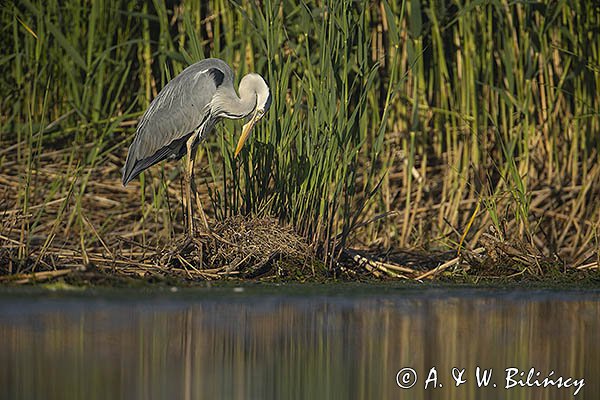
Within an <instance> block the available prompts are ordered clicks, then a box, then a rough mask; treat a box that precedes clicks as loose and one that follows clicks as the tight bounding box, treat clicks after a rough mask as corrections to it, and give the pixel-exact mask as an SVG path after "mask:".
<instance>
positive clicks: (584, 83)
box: [0, 0, 600, 262]
mask: <svg viewBox="0 0 600 400" xmlns="http://www.w3.org/2000/svg"><path fill="white" fill-rule="evenodd" d="M0 21H2V24H1V26H2V28H0V29H1V31H2V36H1V37H2V39H1V42H0V43H1V46H2V49H3V50H2V54H1V56H0V74H1V75H2V78H1V79H0V95H1V98H2V100H1V103H0V104H1V106H0V107H1V111H2V112H1V127H0V143H2V148H1V149H0V166H1V167H0V168H2V170H3V176H4V178H3V181H2V182H0V184H1V185H2V186H4V187H3V188H2V189H1V190H0V195H1V196H2V198H3V200H2V199H0V207H2V208H1V209H2V210H6V211H8V213H5V216H6V218H5V222H4V224H3V225H2V230H0V235H2V237H3V238H5V239H4V240H9V241H8V242H7V243H12V244H14V243H17V244H18V247H19V251H20V254H21V255H22V256H25V255H26V254H28V253H29V252H30V247H31V246H32V245H34V244H35V246H39V242H40V240H41V242H42V243H43V248H48V247H50V246H67V247H70V248H77V251H78V252H80V253H81V254H82V255H83V257H84V260H85V257H86V254H87V250H86V249H87V248H88V247H90V246H92V247H93V246H100V245H101V244H105V243H107V242H108V243H112V242H111V240H110V238H111V237H112V238H114V237H115V236H117V235H119V236H127V237H133V238H136V240H138V239H139V240H140V241H144V242H146V241H153V242H159V241H168V240H170V239H171V238H172V237H173V236H174V235H175V234H177V232H178V229H177V225H178V223H179V222H180V221H181V209H180V206H179V205H178V202H177V199H178V198H179V197H180V191H179V188H178V184H179V174H178V169H177V168H174V167H173V165H171V164H167V165H161V166H158V167H155V168H153V169H151V170H150V171H148V172H147V173H145V174H144V176H143V177H142V179H141V182H142V190H141V191H139V193H141V196H138V197H137V198H136V197H132V196H131V192H132V191H135V192H136V193H138V191H136V189H128V190H129V192H124V191H122V190H121V189H118V188H116V187H117V185H118V177H119V168H120V167H121V164H122V162H123V160H124V156H125V151H126V148H127V145H128V143H129V142H130V140H131V138H132V135H133V133H134V126H135V121H136V118H137V117H138V116H139V115H140V114H141V113H142V112H143V110H144V109H145V107H147V105H148V104H149V101H150V100H151V99H152V98H153V97H154V96H155V95H156V93H157V92H158V91H159V90H160V89H161V88H162V87H163V86H164V85H165V84H166V83H167V82H168V81H169V80H170V79H171V78H172V77H173V76H175V75H176V74H177V73H179V72H180V71H181V70H183V68H185V67H186V66H187V65H189V64H190V63H192V62H194V61H197V60H199V59H202V58H206V57H219V58H222V59H224V60H226V61H227V62H228V63H229V64H230V65H232V66H233V68H234V70H235V71H236V74H237V79H239V78H241V76H243V75H244V74H245V73H247V72H250V71H256V72H259V73H261V74H262V75H263V76H264V77H265V79H266V80H267V82H268V83H269V85H270V87H271V91H272V95H273V104H272V107H271V110H270V111H269V113H268V114H267V115H266V117H265V118H264V120H263V121H262V122H261V124H260V125H258V126H257V128H256V131H255V133H254V136H253V139H252V140H251V141H250V144H249V145H247V146H246V147H245V149H244V151H243V152H242V155H241V157H239V158H238V159H235V158H234V157H233V155H232V150H233V145H234V143H235V137H236V136H237V135H239V131H240V126H239V125H240V124H239V122H230V121H225V122H224V123H223V124H221V125H220V126H219V127H218V128H217V130H216V133H215V134H214V135H212V136H211V137H210V138H209V139H208V141H207V143H206V148H205V150H204V148H203V149H202V150H201V151H200V153H199V155H198V158H199V160H198V164H199V167H198V171H197V174H198V175H199V176H200V177H199V178H198V180H199V183H200V182H202V183H203V185H200V186H201V188H202V189H203V190H204V191H208V194H209V197H210V199H211V201H210V205H209V206H207V208H210V209H212V214H213V216H214V217H215V218H217V219H223V218H225V217H227V216H230V215H235V214H238V213H243V214H252V215H262V214H268V215H274V216H276V217H278V218H279V219H280V220H281V221H283V222H289V223H291V224H293V225H294V226H295V227H296V228H297V229H298V230H299V231H300V232H302V233H303V234H305V235H306V236H308V237H310V238H312V239H313V240H314V241H315V242H320V243H324V248H323V249H324V252H325V254H326V255H327V256H328V257H329V259H330V260H333V259H334V258H335V257H336V256H337V254H338V253H337V251H339V249H340V248H341V246H343V245H345V244H347V243H348V241H351V242H352V243H354V244H360V243H363V244H364V245H367V246H373V245H378V246H382V247H431V246H436V247H439V246H446V247H450V248H458V246H459V243H460V244H462V243H463V242H464V245H466V246H475V244H476V243H477V241H478V239H479V238H480V236H481V235H482V234H483V233H484V232H485V231H486V230H487V227H488V226H489V225H491V224H493V225H495V226H496V228H497V229H496V230H497V231H503V232H513V233H516V234H519V235H521V236H523V237H526V238H527V240H529V241H531V242H532V243H534V244H536V245H538V246H539V247H541V248H542V249H543V250H544V251H546V252H548V253H551V252H561V254H565V255H568V256H570V257H572V258H573V259H574V260H578V261H579V262H584V261H585V260H588V259H589V257H590V255H591V254H592V253H593V251H594V249H595V246H596V247H597V245H595V243H597V232H598V225H599V220H600V206H599V203H598V201H597V200H596V198H597V196H598V194H599V192H600V169H599V167H598V165H597V164H598V150H599V148H600V139H599V138H600V99H599V96H598V93H599V92H600V87H599V82H600V79H599V78H600V40H599V38H600V35H599V34H598V30H597V27H598V26H599V25H600V10H599V9H598V6H597V5H595V4H594V2H592V1H581V2H573V4H571V2H566V1H559V2H553V1H547V2H540V3H535V4H529V3H513V2H508V1H505V0H496V1H493V0H490V1H486V2H474V1H469V0H464V1H446V0H437V1H433V0H432V1H428V2H421V1H415V0H411V1H404V0H381V1H364V2H357V1H349V0H344V1H334V0H314V1H307V2H300V3H299V4H297V3H296V2H293V1H287V0H265V1H264V2H260V3H259V2H252V1H232V0H231V1H225V0H210V1H207V2H191V1H181V2H164V1H163V0H153V1H152V2H146V3H143V4H141V3H139V2H136V1H128V0H121V1H118V2H108V1H86V0H84V1H61V2H59V1H57V0H49V1H39V0H22V1H19V2H14V3H10V2H9V3H8V4H6V5H4V6H2V8H1V10H0ZM108 186H110V187H112V188H111V189H110V191H109V194H106V193H105V192H103V191H104V190H109V189H107V187H108ZM99 193H103V194H102V195H100V194H99ZM125 193H127V196H126V195H125ZM124 196H126V197H124ZM481 204H483V205H484V207H480V205H481ZM98 207H100V208H98ZM96 211H97V212H98V213H96ZM99 216H101V217H99ZM9 217H10V218H9ZM97 217H98V218H97ZM125 227H126V228H125ZM92 228H93V229H92ZM124 232H125V233H126V234H125V233H124ZM138 232H139V235H138ZM138 236H139V237H138ZM38 237H41V239H40V238H38ZM57 237H58V239H56V238H57ZM107 237H108V239H106V238H107ZM13 242H14V243H13ZM104 247H105V248H106V251H108V252H109V253H110V252H111V251H112V250H111V246H110V245H105V246H104ZM590 252H592V253H590Z"/></svg>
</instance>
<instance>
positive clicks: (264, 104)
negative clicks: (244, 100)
mask: <svg viewBox="0 0 600 400" xmlns="http://www.w3.org/2000/svg"><path fill="white" fill-rule="evenodd" d="M246 93H250V96H254V97H255V99H256V103H255V104H256V106H255V108H254V110H252V112H251V113H250V114H249V115H248V118H249V119H248V122H247V123H246V124H245V125H244V127H243V128H242V136H240V140H239V141H238V144H237V147H236V149H235V156H236V157H237V155H238V154H239V152H240V151H241V150H242V147H243V146H244V143H246V140H248V137H250V133H251V132H252V128H254V125H255V124H256V123H257V122H258V121H260V119H261V118H262V117H263V116H264V115H265V113H266V112H267V111H268V110H269V107H271V92H270V91H269V86H267V83H266V82H265V80H264V79H263V78H262V76H260V75H259V74H254V73H251V74H248V75H246V76H244V77H243V78H242V80H241V82H240V96H241V97H244V95H245V94H246Z"/></svg>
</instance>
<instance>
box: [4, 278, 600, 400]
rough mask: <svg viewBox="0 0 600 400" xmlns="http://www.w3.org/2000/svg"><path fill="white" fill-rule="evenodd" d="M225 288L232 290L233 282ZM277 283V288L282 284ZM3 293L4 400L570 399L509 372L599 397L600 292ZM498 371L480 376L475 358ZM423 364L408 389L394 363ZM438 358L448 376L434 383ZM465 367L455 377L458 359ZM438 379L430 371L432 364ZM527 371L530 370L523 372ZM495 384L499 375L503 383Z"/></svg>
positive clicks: (415, 366) (417, 366)
mask: <svg viewBox="0 0 600 400" xmlns="http://www.w3.org/2000/svg"><path fill="white" fill-rule="evenodd" d="M222 290H224V289H222ZM272 290H273V289H272V288H271V292H272ZM283 291H284V293H283V294H281V295H273V294H269V295H267V294H254V295H252V294H239V293H234V292H232V291H230V290H228V293H227V295H222V294H220V295H218V296H214V295H210V297H207V292H199V293H195V294H193V295H186V296H174V297H168V296H165V295H162V296H160V297H158V298H157V297H149V296H147V295H146V296H143V298H141V299H140V298H139V297H138V298H137V299H131V298H126V299H118V300H117V299H112V300H111V299H109V298H107V297H102V296H100V297H97V296H96V297H68V298H51V299H49V298H47V297H46V298H44V296H39V295H37V296H33V297H32V298H27V299H24V298H22V297H19V298H14V297H13V298H11V297H8V296H4V298H2V299H0V343H1V347H0V366H1V367H0V368H1V370H0V391H1V393H0V395H1V396H2V398H5V399H41V398H44V399H61V400H69V399H96V398H103V399H106V398H109V399H118V398H123V399H137V398H139V399H221V398H232V399H296V398H306V399H318V398H327V399H392V398H393V399H567V398H573V392H574V390H575V388H568V389H567V388H556V387H548V388H545V389H540V388H512V389H510V390H506V389H504V384H505V380H504V375H505V372H504V370H505V369H506V368H509V367H515V368H520V369H521V370H524V371H529V369H530V368H532V367H533V368H536V371H538V372H540V375H539V379H540V380H541V379H543V378H544V377H546V376H547V374H549V373H550V370H554V371H555V374H554V375H553V377H555V378H556V377H558V376H559V375H560V376H563V377H565V378H566V377H574V378H585V386H584V387H583V389H582V390H581V391H580V392H579V394H578V395H577V397H576V398H579V399H597V398H600V395H599V393H600V383H599V381H600V378H598V377H599V376H600V350H599V349H598V344H599V339H600V296H599V295H598V293H597V292H595V293H590V292H588V293H587V294H567V295H565V294H552V293H549V292H545V293H540V292H538V293H530V292H521V293H517V294H512V295H511V294H507V293H504V294H495V295H489V294H488V295H483V293H484V292H481V291H477V292H456V291H448V292H445V293H444V292H443V291H421V292H419V293H414V292H406V293H404V292H403V291H397V292H395V293H396V294H393V295H389V294H386V295H381V296H377V295H373V294H367V295H358V296H357V295H356V294H355V293H352V294H343V292H342V293H337V294H335V295H323V294H321V295H314V294H307V295H305V296H299V295H297V294H294V295H292V296H286V295H285V289H283ZM477 366H480V367H481V368H485V369H490V368H491V369H493V372H492V380H491V381H490V384H489V387H487V388H478V387H477V383H476V381H475V377H474V374H475V368H476V367H477ZM403 367H412V368H413V369H414V370H415V371H416V372H417V373H418V381H417V384H416V385H415V386H414V387H413V388H412V389H409V390H402V389H400V388H399V387H398V386H397V384H396V373H397V372H398V371H399V370H400V369H401V368H403ZM432 367H436V371H437V373H438V376H437V378H438V381H437V383H438V385H439V384H440V383H441V384H442V385H443V386H442V387H438V388H435V389H434V388H432V386H433V382H432V383H431V384H430V387H429V389H427V390H424V384H425V380H426V378H427V375H428V373H429V371H430V369H431V368H432ZM453 367H457V368H459V369H462V368H465V369H466V371H465V373H464V375H463V379H466V380H467V382H466V383H464V384H462V385H461V386H459V387H455V385H454V381H453V379H452V374H451V371H452V368H453ZM430 377H432V375H430ZM523 379H525V378H523ZM494 382H496V383H497V387H496V388H493V387H492V384H493V383H494Z"/></svg>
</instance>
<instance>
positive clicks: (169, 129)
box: [123, 59, 233, 185]
mask: <svg viewBox="0 0 600 400" xmlns="http://www.w3.org/2000/svg"><path fill="white" fill-rule="evenodd" d="M223 83H226V84H230V85H233V72H232V71H231V69H230V68H229V66H228V65H227V64H226V63H225V62H224V61H221V60H218V59H206V60H202V61H199V62H197V63H195V64H192V65H190V66H189V67H187V68H186V69H185V70H183V72H181V73H180V74H179V75H177V76H176V77H175V78H173V79H172V80H171V81H170V82H169V83H168V84H167V85H165V87H164V88H163V89H162V90H161V91H160V93H159V94H158V95H157V96H156V97H155V98H154V100H152V102H151V103H150V106H149V107H148V110H146V112H145V113H144V115H143V116H142V118H141V119H140V121H139V123H138V126H137V130H136V135H135V138H134V140H133V143H132V144H131V146H130V147H129V152H128V154H127V161H126V162H125V168H124V169H123V184H124V185H126V184H127V183H128V182H129V181H131V180H132V179H134V178H135V177H136V176H138V175H139V174H140V173H141V172H142V171H143V170H145V169H146V168H148V167H150V166H152V165H154V164H156V163H158V162H159V161H161V160H164V159H166V158H181V157H182V156H183V154H182V151H183V152H185V142H186V140H187V138H188V137H189V136H190V135H191V134H192V133H193V132H194V131H195V130H196V129H197V128H198V127H199V126H200V125H202V124H205V123H206V122H208V121H207V120H208V119H209V118H210V117H211V115H210V108H209V106H210V101H211V99H212V97H213V95H214V94H215V92H216V90H217V88H218V87H219V86H220V85H222V84H223ZM214 122H215V121H211V123H209V124H208V125H209V126H212V125H213V124H214Z"/></svg>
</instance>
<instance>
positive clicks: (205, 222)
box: [190, 150, 210, 232]
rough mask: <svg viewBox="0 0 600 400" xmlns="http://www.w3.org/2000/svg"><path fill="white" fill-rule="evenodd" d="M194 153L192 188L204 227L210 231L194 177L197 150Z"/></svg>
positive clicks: (191, 176) (191, 174)
mask: <svg viewBox="0 0 600 400" xmlns="http://www.w3.org/2000/svg"><path fill="white" fill-rule="evenodd" d="M192 152H193V154H192V164H191V166H190V170H191V172H190V179H191V186H190V187H191V189H192V193H193V195H194V198H195V200H196V207H197V208H198V211H199V212H200V217H201V218H202V222H203V223H204V228H205V229H206V231H207V232H210V228H209V227H208V219H207V218H206V214H204V208H203V207H202V202H201V201H200V195H199V194H198V190H197V189H196V180H195V179H194V161H195V159H196V157H195V155H196V152H195V151H193V150H192Z"/></svg>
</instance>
